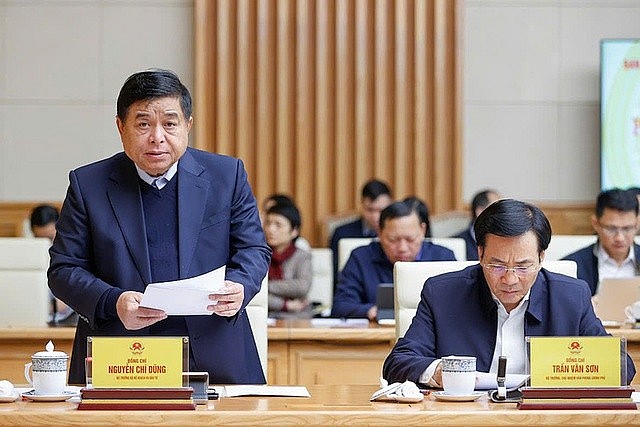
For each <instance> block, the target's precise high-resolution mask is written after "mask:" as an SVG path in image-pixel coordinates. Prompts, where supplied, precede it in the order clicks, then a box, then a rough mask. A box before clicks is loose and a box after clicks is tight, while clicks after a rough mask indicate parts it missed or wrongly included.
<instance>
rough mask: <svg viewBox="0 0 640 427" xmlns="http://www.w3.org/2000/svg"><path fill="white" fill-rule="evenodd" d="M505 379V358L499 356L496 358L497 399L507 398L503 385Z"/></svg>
mask: <svg viewBox="0 0 640 427" xmlns="http://www.w3.org/2000/svg"><path fill="white" fill-rule="evenodd" d="M506 379H507V358H506V356H500V357H499V358H498V399H500V400H504V399H506V398H507V388H506V387H505V385H504V382H505V380H506Z"/></svg>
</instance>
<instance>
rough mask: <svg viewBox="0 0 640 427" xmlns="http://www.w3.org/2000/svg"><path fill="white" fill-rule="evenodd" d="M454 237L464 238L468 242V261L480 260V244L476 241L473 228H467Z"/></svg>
mask: <svg viewBox="0 0 640 427" xmlns="http://www.w3.org/2000/svg"><path fill="white" fill-rule="evenodd" d="M453 237H458V238H460V239H464V242H465V243H466V244H467V261H477V260H478V244H477V243H476V239H474V238H473V236H472V235H471V228H467V229H466V230H465V231H464V232H462V233H460V234H456V235H455V236H453Z"/></svg>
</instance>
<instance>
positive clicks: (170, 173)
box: [136, 162, 178, 190]
mask: <svg viewBox="0 0 640 427" xmlns="http://www.w3.org/2000/svg"><path fill="white" fill-rule="evenodd" d="M136 171H138V176H139V177H140V179H141V180H143V181H144V182H146V183H147V184H149V185H151V186H153V185H154V182H155V186H156V187H157V188H158V190H162V187H164V186H165V185H167V184H168V183H169V181H171V178H173V177H174V175H175V174H176V172H178V162H175V163H174V164H172V165H171V167H170V168H169V169H168V170H167V171H166V172H165V173H163V174H162V175H160V176H151V175H149V174H148V173H146V172H145V171H143V170H142V169H140V168H139V167H138V165H136Z"/></svg>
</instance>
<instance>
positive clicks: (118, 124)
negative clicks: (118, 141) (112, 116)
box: [116, 116, 124, 137]
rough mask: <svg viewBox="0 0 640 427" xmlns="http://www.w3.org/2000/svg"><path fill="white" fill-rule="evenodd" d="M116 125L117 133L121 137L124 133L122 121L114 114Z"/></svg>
mask: <svg viewBox="0 0 640 427" xmlns="http://www.w3.org/2000/svg"><path fill="white" fill-rule="evenodd" d="M116 127H117V128H118V133H119V134H120V137H122V134H123V133H124V123H123V122H122V120H120V117H118V116H116Z"/></svg>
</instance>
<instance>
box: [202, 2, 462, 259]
mask: <svg viewBox="0 0 640 427" xmlns="http://www.w3.org/2000/svg"><path fill="white" fill-rule="evenodd" d="M458 3H459V2H458V1H449V0H215V1H213V0H196V1H195V6H194V9H195V18H194V19H195V88H194V120H195V122H194V123H195V124H194V140H193V143H194V146H195V147H197V148H200V149H203V150H207V151H212V152H217V153H222V154H228V155H232V156H236V157H240V158H241V159H242V160H243V161H244V162H245V165H246V168H247V170H248V173H249V179H250V182H251V185H252V187H253V190H254V193H255V195H256V198H257V199H258V201H261V200H262V199H263V198H264V197H265V196H267V195H268V194H270V193H273V192H284V193H288V194H290V195H291V196H293V197H294V198H295V200H296V202H297V204H298V205H299V207H300V209H301V212H302V219H303V229H302V235H303V236H305V237H306V238H307V239H309V240H310V241H311V243H312V244H313V245H314V246H325V245H326V242H325V241H322V240H324V236H325V234H326V233H325V232H323V227H324V226H325V220H326V218H327V217H328V216H331V215H334V214H339V213H343V212H348V211H353V210H355V209H357V208H358V205H359V199H360V196H359V192H360V187H361V185H362V183H363V182H364V181H366V180H367V179H369V178H371V177H378V178H381V179H384V180H386V181H388V182H389V184H390V185H391V186H392V188H393V190H394V193H395V194H394V195H395V196H396V197H397V198H401V197H405V196H407V195H417V196H418V197H421V198H423V199H424V200H425V201H426V202H427V203H428V205H429V206H430V208H431V211H432V213H440V212H444V211H447V210H451V209H456V208H461V182H460V181H461V172H460V168H461V147H460V108H461V107H460V106H461V102H460V94H459V88H460V87H461V82H460V73H459V68H460V64H459V60H458V57H459V55H458V48H459V46H458V45H459V35H458V32H457V31H458V30H457V27H458V25H459V18H458V17H459V15H460V13H459V9H460V5H459V4H458ZM321 236H322V237H321Z"/></svg>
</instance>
